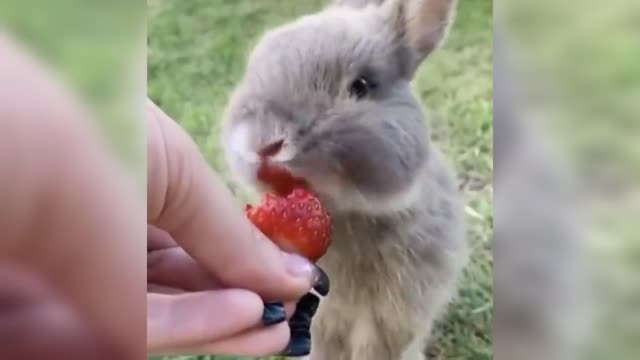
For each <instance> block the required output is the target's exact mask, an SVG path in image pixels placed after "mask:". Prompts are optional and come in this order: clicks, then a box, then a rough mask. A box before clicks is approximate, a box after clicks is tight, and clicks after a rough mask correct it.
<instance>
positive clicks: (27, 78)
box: [0, 35, 313, 359]
mask: <svg viewBox="0 0 640 360" xmlns="http://www.w3.org/2000/svg"><path fill="white" fill-rule="evenodd" d="M0 59H2V61H0V78H2V79H4V81H3V82H2V84H0V99H2V100H0V117H1V120H0V168H1V171H0V203H1V204H2V208H3V216H2V217H0V338H1V339H2V341H1V342H0V358H3V359H4V358H8V359H9V358H29V359H50V358H65V359H87V358H92V359H140V358H143V357H145V356H146V355H147V353H148V352H168V353H170V352H182V353H189V352H199V353H207V352H224V353H239V354H248V355H266V354H273V353H277V352H279V351H281V350H282V349H283V348H284V347H285V346H286V344H287V342H288V340H289V330H288V327H287V325H286V323H285V324H278V325H274V326H271V327H269V328H264V327H262V326H261V325H260V318H261V316H262V310H263V299H264V300H281V301H286V302H287V311H288V313H291V312H292V310H293V305H292V304H294V303H295V301H296V300H297V299H299V298H300V297H301V296H302V295H303V294H305V293H307V292H308V290H309V289H310V287H311V278H312V275H313V274H312V272H313V267H312V266H311V264H309V263H308V262H307V261H305V260H304V259H301V258H298V257H293V256H290V255H287V254H284V253H283V252H281V251H280V250H278V249H277V248H276V247H275V246H274V245H273V244H272V243H271V242H270V241H268V240H267V239H265V238H264V237H263V236H262V235H261V234H260V233H259V231H257V230H256V229H255V228H254V227H253V226H252V225H251V224H250V223H249V222H248V221H247V220H246V219H245V218H244V215H243V213H242V211H241V209H240V208H239V207H238V204H236V203H235V200H234V199H233V197H232V195H231V194H230V192H229V191H228V190H227V189H226V188H224V186H222V183H221V182H220V180H219V179H218V178H217V177H216V175H215V174H214V173H213V172H212V171H211V170H210V169H209V168H208V166H207V165H206V163H205V161H204V160H203V158H202V156H201V155H200V154H199V152H198V151H197V148H196V146H195V145H194V143H193V141H192V140H191V139H190V138H189V137H188V136H187V135H186V133H185V132H184V131H183V130H182V129H180V128H179V127H178V126H177V124H176V123H175V122H174V121H172V120H171V119H170V118H169V117H167V116H166V115H164V114H163V113H162V112H161V111H160V110H159V109H158V108H157V107H156V106H155V105H154V104H152V103H151V102H148V103H147V104H146V105H145V106H146V109H147V122H146V126H147V128H146V130H147V134H148V138H147V143H148V147H147V152H148V173H147V175H148V178H149V181H148V184H147V194H146V195H147V209H146V211H147V223H146V225H145V223H144V212H145V209H144V205H143V202H142V201H141V200H142V198H143V197H142V196H140V195H141V194H138V193H135V192H134V191H133V186H132V184H131V183H130V179H128V178H127V177H126V176H125V174H124V172H123V171H122V170H121V169H119V167H118V165H117V164H116V162H115V161H114V160H113V159H112V158H111V157H110V155H109V152H108V151H107V150H106V147H104V146H103V144H102V142H101V140H102V139H101V138H100V136H99V135H98V133H97V131H96V130H95V129H93V128H92V127H91V126H90V124H91V122H92V119H91V117H90V115H89V114H88V113H87V112H86V109H84V108H83V106H82V105H81V104H80V103H78V102H77V101H76V100H75V99H74V98H73V97H72V96H71V95H70V94H69V92H68V89H66V88H65V87H64V86H63V84H62V82H61V81H60V80H59V79H57V78H56V77H55V76H54V75H53V74H52V73H51V72H49V71H48V70H47V68H46V66H44V65H43V64H41V63H39V62H38V61H37V60H35V59H34V58H33V57H32V56H31V55H30V54H29V53H28V52H27V51H26V50H25V49H24V48H22V47H20V45H19V44H18V43H17V42H15V41H14V40H13V39H11V38H9V37H8V36H5V35H2V36H1V37H0ZM10 84H11V86H8V85H10ZM16 84H18V85H17V86H16ZM229 209H232V210H229ZM211 219H216V220H217V221H211ZM147 230H148V234H147V250H148V260H147V268H146V269H145V267H144V261H143V257H144V244H145V242H144V240H143V239H144V236H145V231H147ZM193 254H197V255H193ZM293 270H295V271H293ZM145 272H146V273H147V289H146V290H147V291H146V292H145V280H144V275H145ZM222 284H224V286H223V285H222ZM145 293H146V294H147V296H146V308H145V297H144V294H145ZM144 314H147V319H146V320H147V328H146V330H145V328H144V323H145V315H144ZM145 331H146V333H147V339H146V344H147V345H146V346H144V345H143V344H145V340H144V339H143V336H144V335H143V334H145ZM5 340H8V341H5Z"/></svg>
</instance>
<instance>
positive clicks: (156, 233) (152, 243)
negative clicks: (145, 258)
mask: <svg viewBox="0 0 640 360" xmlns="http://www.w3.org/2000/svg"><path fill="white" fill-rule="evenodd" d="M176 246H178V244H176V242H175V241H173V239H172V238H171V235H169V233H167V232H166V231H164V230H162V229H159V228H157V227H155V226H153V225H147V252H149V251H154V250H160V249H166V248H172V247H176Z"/></svg>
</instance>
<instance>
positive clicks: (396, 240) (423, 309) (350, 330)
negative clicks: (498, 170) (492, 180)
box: [312, 172, 466, 360]
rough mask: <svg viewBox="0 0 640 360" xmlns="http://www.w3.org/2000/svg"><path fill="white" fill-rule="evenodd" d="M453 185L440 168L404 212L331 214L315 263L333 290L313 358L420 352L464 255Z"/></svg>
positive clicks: (317, 324) (318, 322)
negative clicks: (328, 242)
mask: <svg viewBox="0 0 640 360" xmlns="http://www.w3.org/2000/svg"><path fill="white" fill-rule="evenodd" d="M453 184H454V182H453V180H452V177H451V176H450V174H448V173H446V172H444V173H443V174H440V175H439V176H431V177H428V178H426V180H425V182H424V184H423V185H424V186H423V188H422V191H421V195H420V199H419V200H418V201H416V202H415V203H414V205H413V206H412V207H411V208H409V209H407V210H406V211H403V212H402V213H398V214H393V215H386V216H379V217H370V216H365V215H358V214H352V215H349V216H337V217H335V218H334V238H333V244H332V246H331V247H330V249H329V251H328V252H327V254H326V255H325V256H324V257H323V258H322V259H321V261H320V262H319V264H320V266H321V267H322V268H323V269H325V271H326V272H327V273H328V275H329V277H330V279H331V293H330V294H329V296H328V297H327V298H325V299H324V300H323V301H322V302H321V305H320V309H319V310H318V315H317V317H316V319H315V320H314V328H313V332H314V335H313V336H314V337H317V338H318V339H319V341H317V342H316V341H315V340H314V346H316V347H319V348H320V349H319V350H318V351H319V352H321V353H323V354H324V355H323V356H319V357H312V358H313V359H316V358H318V359H325V358H326V359H332V360H333V359H354V360H356V359H365V358H367V359H378V358H379V359H389V360H395V359H400V358H402V359H405V358H406V359H409V358H411V359H413V358H419V357H415V356H409V357H403V355H401V354H406V352H407V351H409V348H415V349H417V350H416V352H420V351H421V350H422V348H423V346H424V342H425V341H426V339H427V337H428V334H429V332H430V330H431V324H432V322H433V320H434V319H435V318H436V317H437V316H438V315H439V313H440V312H441V311H442V310H443V308H444V305H445V304H446V302H447V301H448V300H449V298H450V296H451V294H452V292H453V291H452V290H453V288H454V283H455V279H456V276H457V274H458V272H459V269H460V267H461V266H462V265H463V263H464V260H465V255H466V253H465V246H464V236H463V227H462V224H461V221H460V218H461V212H462V207H461V202H460V200H459V198H458V197H457V189H455V186H453ZM373 344H375V346H374V345H373ZM326 347H329V348H331V350H328V349H323V348H326ZM370 352H371V353H370ZM328 354H330V355H328ZM416 356H418V355H416ZM419 356H421V355H419Z"/></svg>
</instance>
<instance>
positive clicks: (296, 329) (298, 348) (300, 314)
mask: <svg viewBox="0 0 640 360" xmlns="http://www.w3.org/2000/svg"><path fill="white" fill-rule="evenodd" d="M319 304H320V299H319V298H318V297H317V296H315V295H314V294H311V293H308V294H306V295H305V296H303V297H302V298H301V299H300V300H299V301H298V303H297V304H296V311H295V312H294V313H293V316H292V317H291V319H289V328H290V329H291V330H290V331H291V340H290V341H289V345H287V348H286V349H285V351H284V352H283V355H285V356H305V355H309V353H311V333H310V330H309V329H310V328H311V319H312V318H313V316H314V315H315V313H316V311H317V310H318V305H319Z"/></svg>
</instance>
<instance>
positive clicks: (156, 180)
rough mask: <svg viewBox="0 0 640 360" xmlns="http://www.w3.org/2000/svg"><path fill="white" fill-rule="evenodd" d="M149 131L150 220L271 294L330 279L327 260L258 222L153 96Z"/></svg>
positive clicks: (219, 267) (290, 295)
mask: <svg viewBox="0 0 640 360" xmlns="http://www.w3.org/2000/svg"><path fill="white" fill-rule="evenodd" d="M147 137H148V145H147V146H148V147H147V196H148V197H147V204H148V208H147V210H148V222H149V223H150V224H151V225H155V226H157V227H159V228H161V229H163V230H165V231H167V232H169V233H170V234H171V236H172V237H173V238H174V239H175V241H176V242H177V243H178V244H179V245H180V246H181V247H183V248H184V249H185V251H187V252H188V253H189V254H190V255H191V256H192V257H193V258H194V259H196V261H198V262H199V263H200V264H201V265H202V266H203V267H204V268H205V269H206V270H208V271H209V272H211V274H212V275H213V276H214V277H215V278H216V280H219V281H220V282H221V283H222V284H223V285H225V286H227V287H236V288H245V289H249V290H252V291H254V292H256V293H257V294H259V295H261V296H262V297H263V298H265V299H270V300H290V299H295V298H299V297H300V296H302V295H303V294H305V293H306V292H308V291H309V289H310V288H311V287H312V286H314V285H316V283H320V285H322V284H327V282H328V279H327V278H326V275H324V273H323V272H322V271H321V270H319V268H317V267H316V266H315V265H313V264H312V263H311V262H309V261H308V260H306V259H304V258H302V257H300V256H298V255H293V254H287V253H284V252H282V251H280V250H279V249H278V248H277V247H276V245H274V244H273V243H272V242H271V241H270V240H269V239H267V238H266V237H265V236H264V235H263V234H262V233H261V232H260V231H259V230H258V229H257V228H255V227H254V226H253V224H251V222H250V221H249V220H248V219H247V218H246V216H245V214H244V213H243V211H242V210H241V209H240V207H238V206H237V203H236V201H235V199H234V197H233V195H232V194H231V192H230V191H229V190H228V189H227V188H226V187H225V186H224V184H223V183H222V181H221V180H220V179H219V178H218V177H217V176H216V175H215V174H214V172H213V171H212V170H211V168H209V166H208V165H207V163H206V161H205V160H204V158H203V157H202V155H201V154H200V152H199V151H198V148H197V147H196V145H195V143H194V142H193V141H192V140H191V138H190V137H189V136H188V135H187V133H186V132H185V131H184V130H183V129H182V128H181V127H180V126H178V124H177V123H175V122H174V121H173V120H172V119H170V118H169V117H168V116H167V115H166V114H164V113H163V112H162V111H161V110H160V109H158V108H157V107H156V106H155V104H153V103H152V102H151V101H149V103H148V119H147ZM321 287H322V286H321ZM319 291H321V290H319Z"/></svg>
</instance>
